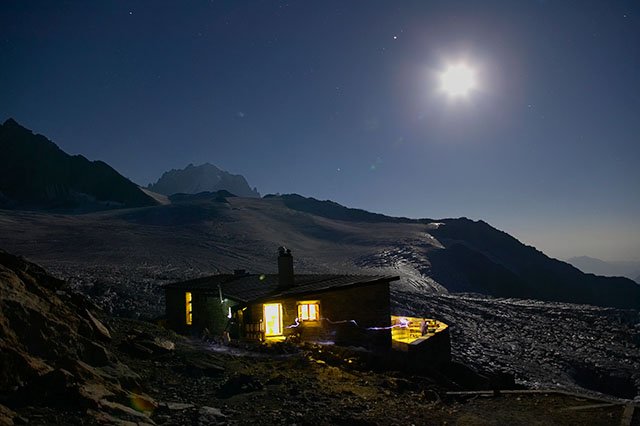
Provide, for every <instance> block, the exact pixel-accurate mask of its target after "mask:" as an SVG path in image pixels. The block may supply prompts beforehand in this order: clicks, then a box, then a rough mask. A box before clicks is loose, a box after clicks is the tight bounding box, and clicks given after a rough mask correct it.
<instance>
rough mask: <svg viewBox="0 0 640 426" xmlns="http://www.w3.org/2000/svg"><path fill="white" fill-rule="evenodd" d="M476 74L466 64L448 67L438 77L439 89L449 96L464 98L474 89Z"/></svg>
mask: <svg viewBox="0 0 640 426" xmlns="http://www.w3.org/2000/svg"><path fill="white" fill-rule="evenodd" d="M476 84H477V83H476V73H475V71H474V70H473V69H472V68H470V67H469V66H468V65H466V64H457V65H452V66H449V67H448V68H447V69H446V70H444V72H443V73H442V74H441V75H440V87H441V89H442V90H443V91H444V92H445V93H446V94H447V95H449V96H452V97H459V96H466V95H467V94H468V93H469V92H470V91H471V90H472V89H474V88H475V87H476Z"/></svg>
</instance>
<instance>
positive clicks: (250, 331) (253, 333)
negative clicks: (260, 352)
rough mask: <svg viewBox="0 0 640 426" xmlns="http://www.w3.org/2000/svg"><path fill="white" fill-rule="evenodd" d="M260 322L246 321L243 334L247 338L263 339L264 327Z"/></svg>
mask: <svg viewBox="0 0 640 426" xmlns="http://www.w3.org/2000/svg"><path fill="white" fill-rule="evenodd" d="M262 324H263V323H262V322H256V323H246V324H245V327H244V336H245V338H246V339H247V340H259V341H264V328H263V327H262Z"/></svg>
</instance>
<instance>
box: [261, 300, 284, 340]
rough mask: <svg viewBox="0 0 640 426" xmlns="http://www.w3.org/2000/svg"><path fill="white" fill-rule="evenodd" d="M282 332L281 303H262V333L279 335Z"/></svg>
mask: <svg viewBox="0 0 640 426" xmlns="http://www.w3.org/2000/svg"><path fill="white" fill-rule="evenodd" d="M281 334H282V303H265V304H264V335H265V336H267V337H268V336H280V335H281Z"/></svg>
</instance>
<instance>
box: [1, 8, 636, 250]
mask: <svg viewBox="0 0 640 426" xmlns="http://www.w3.org/2000/svg"><path fill="white" fill-rule="evenodd" d="M458 63H465V64H467V65H468V66H469V67H471V68H473V70H474V72H475V73H476V78H477V87H476V88H475V89H473V90H472V91H470V92H469V94H468V95H467V96H464V97H457V98H454V97H450V96H447V95H446V94H445V93H443V92H442V91H441V90H440V87H439V84H440V81H439V75H440V73H441V72H442V71H443V70H444V69H446V67H447V66H448V65H451V64H458ZM0 64H1V66H0V120H4V119H6V118H8V117H14V118H15V119H16V120H18V122H20V123H21V124H23V125H24V126H26V127H28V128H31V129H33V130H34V131H36V132H37V133H42V134H44V135H46V136H47V137H49V138H50V139H52V140H53V141H54V142H56V143H57V144H58V145H59V146H60V147H61V148H62V149H64V150H65V151H67V152H69V153H72V154H78V153H81V154H83V155H84V156H86V157H87V158H89V159H92V160H93V159H101V160H104V161H106V162H107V163H109V164H110V165H112V166H113V167H114V168H115V169H117V170H118V171H120V172H121V173H122V174H123V175H125V176H127V177H129V178H130V179H132V180H133V181H135V182H137V183H138V184H142V185H146V184H147V183H149V182H152V181H155V180H156V179H157V178H158V177H159V176H160V175H161V174H162V172H164V171H166V170H168V169H171V168H182V167H184V166H186V165H187V164H189V163H195V164H200V163H204V162H211V163H213V164H216V165H217V166H219V167H221V168H222V169H225V170H228V171H230V172H233V173H240V174H243V175H244V176H245V177H246V178H247V179H248V181H249V183H250V184H251V185H252V186H254V185H255V186H257V187H258V190H259V191H260V192H261V193H262V194H266V193H275V192H280V193H289V192H296V193H300V194H302V195H306V196H313V197H316V198H320V199H331V200H334V201H337V202H339V203H342V204H345V205H347V206H350V207H360V208H365V209H367V210H371V211H375V212H382V213H387V214H392V215H401V216H410V217H432V218H441V217H459V216H466V217H469V218H472V219H483V220H486V221H487V222H489V223H490V224H492V225H493V226H495V227H497V228H500V229H503V230H505V231H507V232H509V233H511V234H512V235H514V236H516V237H518V238H519V239H521V240H522V241H523V242H525V243H528V244H533V245H535V246H536V247H538V248H539V249H541V250H543V251H544V252H545V253H547V254H549V255H551V256H555V257H559V258H566V257H570V256H578V255H591V256H595V257H600V258H603V259H608V260H631V259H640V167H639V165H640V2H638V1H631V0H628V1H613V0H611V1H605V0H601V1H587V0H579V1H551V0H547V1H542V0H540V1H516V0H507V1H454V0H447V1H427V0H420V1H384V2H382V1H372V0H366V1H365V0H363V1H345V0H340V1H327V0H323V1H315V2H310V1H293V2H283V1H280V2H278V1H254V2H243V1H228V2H223V1H214V2H208V1H157V0H154V1H77V2H74V1H50V0H47V1H41V2H38V1H13V0H8V1H3V2H2V3H1V5H0ZM0 155H1V154H0Z"/></svg>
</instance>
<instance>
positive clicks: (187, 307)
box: [184, 291, 193, 325]
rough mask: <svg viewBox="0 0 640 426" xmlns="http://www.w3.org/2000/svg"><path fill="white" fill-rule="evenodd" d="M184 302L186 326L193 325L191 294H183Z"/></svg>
mask: <svg viewBox="0 0 640 426" xmlns="http://www.w3.org/2000/svg"><path fill="white" fill-rule="evenodd" d="M184 300H185V311H186V314H187V317H186V322H187V325H191V324H192V323H193V297H192V296H191V292H189V291H187V292H186V293H185V294H184Z"/></svg>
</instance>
